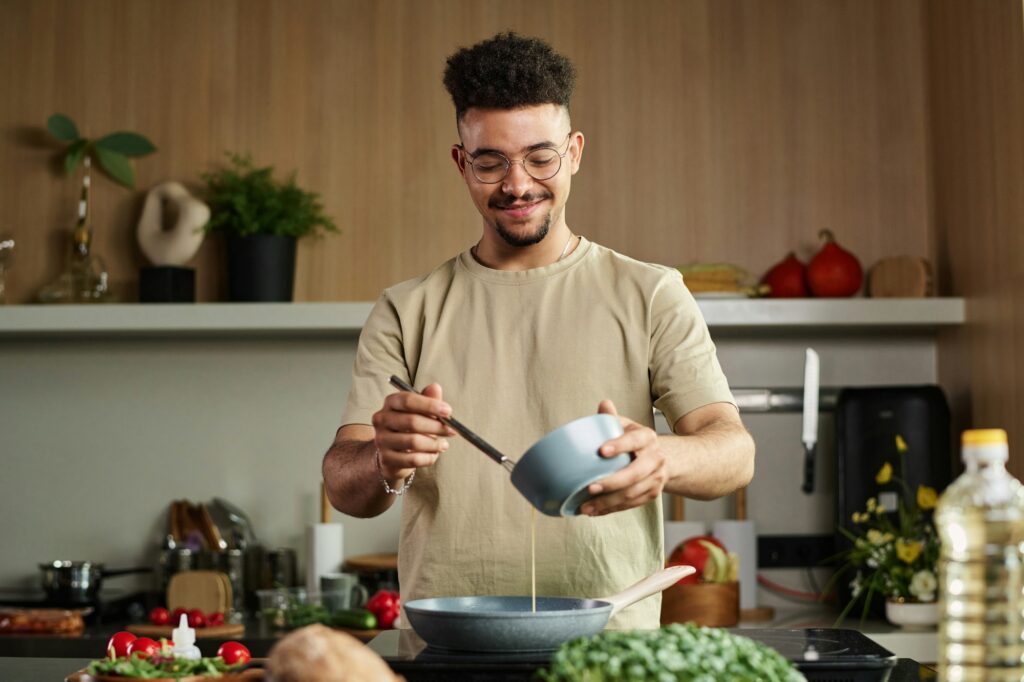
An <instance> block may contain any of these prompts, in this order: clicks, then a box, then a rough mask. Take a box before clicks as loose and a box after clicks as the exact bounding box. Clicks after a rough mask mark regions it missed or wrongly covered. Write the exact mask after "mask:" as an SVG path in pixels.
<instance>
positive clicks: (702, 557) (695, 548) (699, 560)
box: [668, 535, 725, 585]
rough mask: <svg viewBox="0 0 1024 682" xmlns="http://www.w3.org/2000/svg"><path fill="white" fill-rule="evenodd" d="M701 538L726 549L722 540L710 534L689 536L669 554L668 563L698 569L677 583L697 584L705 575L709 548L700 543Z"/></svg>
mask: <svg viewBox="0 0 1024 682" xmlns="http://www.w3.org/2000/svg"><path fill="white" fill-rule="evenodd" d="M701 540H705V541H707V542H710V543H711V544H713V545H718V546H719V547H721V548H722V549H723V550H724V549H725V546H724V545H722V543H721V542H719V541H718V540H717V539H716V538H714V537H712V536H710V535H698V536H696V537H692V538H687V539H686V540H684V541H683V542H681V543H680V544H679V546H678V547H676V548H675V549H674V550H673V551H672V554H671V555H670V556H669V558H668V565H669V566H693V567H694V568H696V569H697V572H696V573H694V574H693V575H688V576H686V577H685V578H683V579H682V580H680V581H679V582H677V583H676V584H677V585H690V584H696V583H697V582H699V581H700V578H701V576H703V575H704V565H705V564H707V562H708V550H707V547H705V546H704V545H702V544H700V541H701Z"/></svg>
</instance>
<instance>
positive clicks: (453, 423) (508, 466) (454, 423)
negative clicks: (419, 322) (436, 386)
mask: <svg viewBox="0 0 1024 682" xmlns="http://www.w3.org/2000/svg"><path fill="white" fill-rule="evenodd" d="M391 385H392V386H394V387H396V388H398V389H400V390H402V391H410V392H411V393H419V391H417V390H416V389H415V388H413V387H412V386H410V385H409V384H407V383H406V382H405V381H402V380H401V379H399V378H398V377H396V376H394V375H392V376H391ZM438 419H440V420H441V422H442V423H444V424H446V425H448V426H450V427H451V428H452V429H453V430H454V431H455V432H456V433H458V434H459V435H460V436H462V437H463V438H465V439H466V440H468V441H469V442H470V443H472V444H473V445H475V446H476V447H477V449H479V450H480V451H481V452H483V453H484V454H485V455H487V456H488V457H490V458H491V459H493V460H494V461H495V462H497V463H498V464H500V465H501V466H502V467H503V468H504V469H505V471H507V472H509V473H512V469H514V468H515V466H516V462H515V460H514V459H509V458H508V457H506V456H505V455H503V454H501V452H499V451H498V449H497V448H496V447H494V446H493V445H491V444H490V443H488V442H487V441H485V440H484V439H483V438H481V437H480V436H478V435H476V434H475V433H473V432H472V431H471V430H470V429H469V427H467V426H466V425H464V424H463V423H462V422H460V421H459V420H458V419H456V418H455V417H438Z"/></svg>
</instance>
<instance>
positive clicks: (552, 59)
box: [444, 31, 576, 121]
mask: <svg viewBox="0 0 1024 682" xmlns="http://www.w3.org/2000/svg"><path fill="white" fill-rule="evenodd" d="M575 84H576V69H575V67H573V65H572V62H570V61H569V60H568V59H567V58H566V57H564V56H562V55H560V54H558V53H557V52H555V51H554V50H553V49H552V47H551V46H550V45H548V44H547V43H546V42H544V41H543V40H541V39H540V38H528V37H526V36H521V35H519V34H517V33H515V32H513V31H508V32H506V33H499V34H498V35H496V36H494V37H493V38H488V39H487V40H484V41H481V42H479V43H477V44H476V45H474V46H473V47H464V48H462V49H460V50H459V51H458V52H456V53H455V54H453V55H452V56H451V57H449V58H448V65H447V67H446V68H445V70H444V86H445V88H447V89H448V94H450V95H451V96H452V102H454V104H455V117H456V119H457V120H459V121H461V120H462V117H463V115H464V114H465V113H466V111H467V110H468V109H470V108H472V107H482V108H487V109H514V108H516V107H522V106H529V105H533V104H561V105H562V106H564V107H566V109H568V108H569V98H570V97H571V96H572V90H573V86H574V85H575Z"/></svg>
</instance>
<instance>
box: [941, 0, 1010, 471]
mask: <svg viewBox="0 0 1024 682" xmlns="http://www.w3.org/2000/svg"><path fill="white" fill-rule="evenodd" d="M1022 19H1024V17H1022V11H1021V2H1020V0H999V1H995V0H993V1H990V2H982V3H964V2H959V1H958V0H933V1H932V2H929V3H928V10H927V25H928V37H929V43H928V44H929V48H928V55H929V58H928V64H929V72H930V82H931V102H930V111H931V123H932V153H933V157H934V162H933V176H934V196H935V198H934V207H935V209H934V210H935V234H936V243H937V245H938V256H939V266H940V269H941V271H942V272H943V275H944V279H945V280H946V282H947V284H948V286H949V288H950V289H951V290H952V291H954V292H956V293H958V294H960V295H963V296H965V297H966V298H967V318H968V322H967V325H966V326H965V327H964V329H962V330H960V331H958V332H955V333H950V334H947V335H945V336H944V337H943V338H942V339H941V341H940V347H939V361H940V377H941V378H942V381H943V384H945V385H946V386H948V387H950V389H951V390H952V391H953V393H954V404H955V405H963V406H969V408H970V410H969V412H963V411H961V414H966V418H965V419H964V423H962V424H960V426H964V427H966V426H971V425H973V426H978V427H986V426H999V427H1003V428H1006V429H1007V430H1008V431H1009V435H1010V453H1011V461H1010V468H1011V470H1012V471H1013V473H1014V474H1015V475H1016V476H1018V477H1021V478H1024V454H1021V453H1022V452H1024V443H1022V441H1021V439H1022V438H1024V360H1022V359H1021V348H1022V347H1024V23H1022Z"/></svg>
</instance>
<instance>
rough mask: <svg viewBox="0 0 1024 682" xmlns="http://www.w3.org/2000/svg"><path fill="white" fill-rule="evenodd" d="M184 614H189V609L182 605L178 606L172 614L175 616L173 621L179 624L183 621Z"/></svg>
mask: <svg viewBox="0 0 1024 682" xmlns="http://www.w3.org/2000/svg"><path fill="white" fill-rule="evenodd" d="M182 614H184V615H186V616H187V615H188V609H183V608H181V607H180V606H179V607H178V608H176V609H174V613H173V614H172V615H173V616H174V620H173V622H174V624H175V625H177V624H178V623H179V622H180V621H181V616H182Z"/></svg>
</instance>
